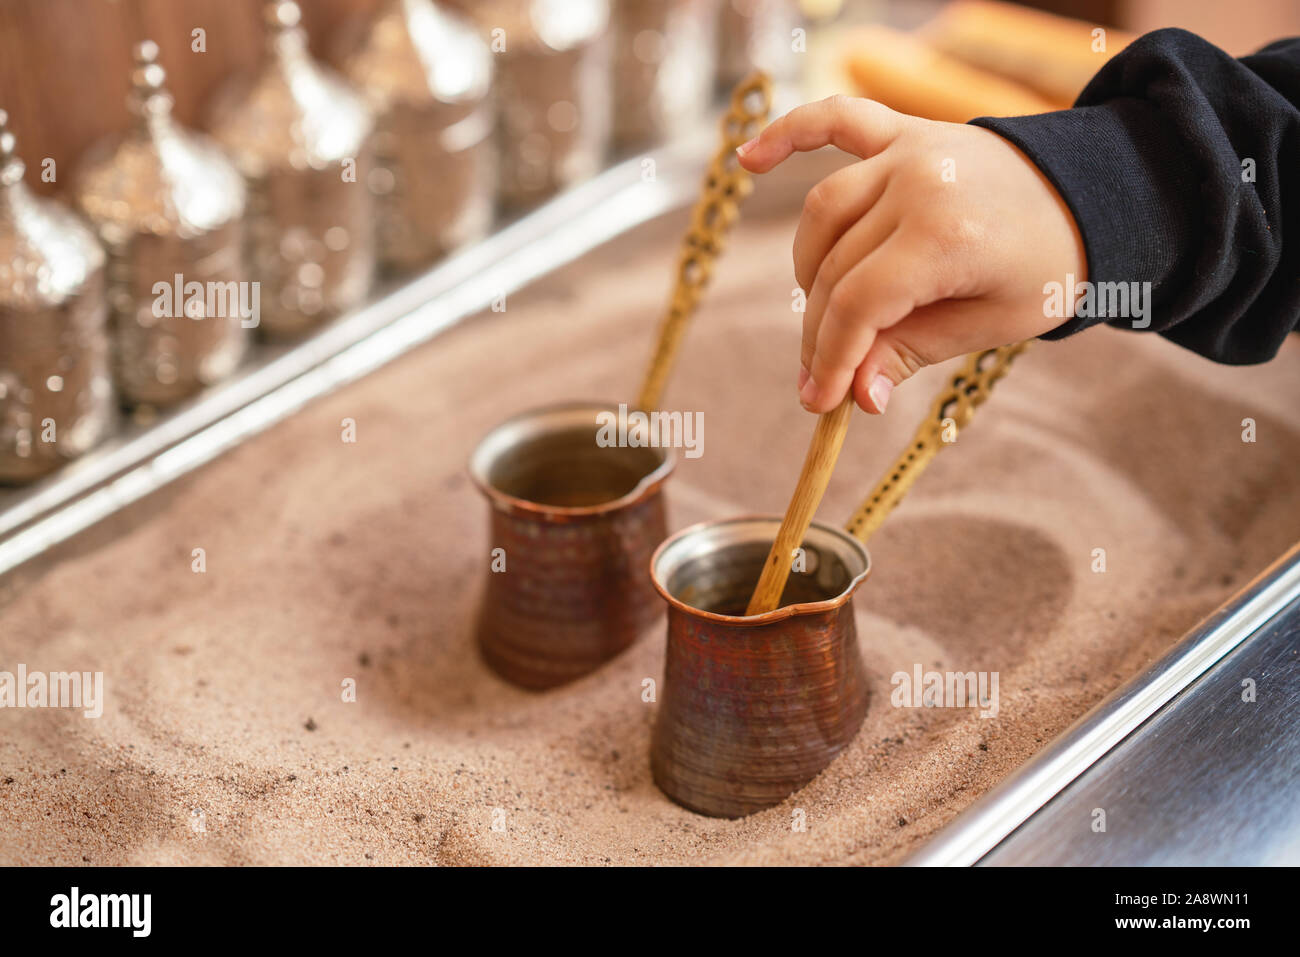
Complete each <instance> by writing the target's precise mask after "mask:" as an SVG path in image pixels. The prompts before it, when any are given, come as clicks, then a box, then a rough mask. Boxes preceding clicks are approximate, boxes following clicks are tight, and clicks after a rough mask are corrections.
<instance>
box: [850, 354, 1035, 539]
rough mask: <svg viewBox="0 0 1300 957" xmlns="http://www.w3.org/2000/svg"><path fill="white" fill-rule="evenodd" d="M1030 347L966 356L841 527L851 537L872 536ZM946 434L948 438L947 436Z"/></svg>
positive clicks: (863, 537)
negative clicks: (909, 438)
mask: <svg viewBox="0 0 1300 957" xmlns="http://www.w3.org/2000/svg"><path fill="white" fill-rule="evenodd" d="M1028 347H1029V343H1028V342H1027V341H1026V342H1016V343H1013V344H1011V345H1009V346H999V347H998V348H996V349H988V350H985V351H984V352H973V353H971V354H970V355H969V356H967V357H966V362H965V364H964V365H963V366H962V368H961V369H960V370H959V371H958V372H957V373H956V374H955V375H954V376H953V377H952V379H951V380H950V381H949V382H948V385H947V386H945V387H944V388H943V389H942V390H941V391H940V392H939V394H938V395H937V396H935V399H934V403H933V404H932V405H931V406H930V411H929V413H928V414H927V415H926V417H925V419H924V420H923V421H922V422H921V425H920V427H919V428H918V429H917V430H916V434H915V435H913V436H912V441H911V442H910V443H909V444H908V446H907V448H906V449H905V450H904V451H903V453H902V454H901V455H900V456H899V457H898V458H897V459H896V460H895V461H894V464H893V465H891V466H890V467H889V469H888V470H886V472H885V474H884V476H883V477H882V478H881V480H880V482H879V483H878V484H877V485H876V487H875V488H874V489H872V490H871V494H870V495H868V496H867V498H866V500H865V501H863V503H862V504H861V505H859V506H858V509H857V511H855V512H854V513H853V517H852V518H850V519H849V522H848V525H846V526H845V528H846V530H847V531H848V533H849V534H850V535H852V536H854V537H855V538H857V539H858V541H860V542H865V541H866V540H867V539H868V538H870V537H871V536H872V535H873V534H875V531H876V529H878V528H879V527H880V526H881V525H882V524H883V523H884V521H885V518H886V517H888V515H889V513H890V512H891V511H893V509H894V507H895V506H896V505H898V503H899V502H900V501H902V499H903V496H904V495H906V494H907V490H908V489H910V488H911V487H912V484H913V483H914V482H915V481H916V480H917V478H919V477H920V475H921V473H922V472H923V471H925V467H926V466H927V465H929V464H930V461H931V460H932V459H933V458H934V457H935V456H936V455H938V454H939V452H940V451H941V450H942V449H943V447H944V446H945V445H949V444H951V442H952V441H953V439H954V438H955V437H956V432H957V431H958V430H960V429H963V428H965V427H966V426H967V425H968V424H969V423H970V421H971V419H972V418H974V417H975V410H976V409H977V408H979V407H980V406H981V405H983V404H984V402H985V401H986V400H987V399H988V397H989V393H990V392H991V391H992V389H993V384H994V383H995V382H997V381H998V380H999V379H1001V378H1002V377H1003V376H1004V375H1006V374H1007V370H1008V369H1009V368H1010V367H1011V363H1012V362H1013V361H1014V360H1015V358H1016V356H1018V355H1020V353H1022V352H1024V351H1025V349H1027V348H1028ZM950 431H951V432H952V433H953V434H952V437H951V438H950V437H949V436H948V434H947V433H949V432H950Z"/></svg>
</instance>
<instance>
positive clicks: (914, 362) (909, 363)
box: [891, 339, 933, 378]
mask: <svg viewBox="0 0 1300 957" xmlns="http://www.w3.org/2000/svg"><path fill="white" fill-rule="evenodd" d="M891 345H893V347H894V354H895V355H897V356H898V361H899V364H900V365H901V366H902V369H901V371H902V373H903V375H904V377H905V378H911V377H912V376H914V375H916V374H917V373H918V372H920V371H921V370H922V369H924V368H925V367H926V366H928V365H932V364H933V357H931V356H927V355H925V354H924V353H922V352H921V351H919V350H917V349H913V348H912V347H911V346H910V345H908V344H907V343H906V342H903V341H902V340H899V339H895V340H894V341H893V343H891Z"/></svg>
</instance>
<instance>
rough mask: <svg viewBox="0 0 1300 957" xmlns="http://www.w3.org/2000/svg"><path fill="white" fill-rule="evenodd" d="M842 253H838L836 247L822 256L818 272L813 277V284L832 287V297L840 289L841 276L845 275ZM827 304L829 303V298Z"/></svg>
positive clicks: (827, 287)
mask: <svg viewBox="0 0 1300 957" xmlns="http://www.w3.org/2000/svg"><path fill="white" fill-rule="evenodd" d="M841 255H842V254H840V253H837V252H836V251H835V250H834V249H832V250H831V251H830V252H828V253H827V254H826V255H825V256H824V257H822V261H821V263H820V264H819V265H818V266H817V272H816V274H815V276H814V278H813V285H814V286H822V287H824V288H826V289H830V290H831V296H832V297H833V296H834V294H835V293H836V292H838V291H839V289H838V287H839V285H840V277H841V276H842V275H843V270H842V267H841V265H840V259H841ZM827 304H828V305H829V300H828V302H827Z"/></svg>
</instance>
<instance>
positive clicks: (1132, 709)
mask: <svg viewBox="0 0 1300 957" xmlns="http://www.w3.org/2000/svg"><path fill="white" fill-rule="evenodd" d="M1247 678H1250V679H1251V680H1253V681H1255V682H1256V684H1257V686H1258V687H1257V699H1256V701H1255V702H1253V703H1246V702H1243V701H1242V698H1241V693H1242V690H1243V686H1242V681H1243V680H1244V679H1247ZM1297 704H1300V545H1296V546H1295V547H1293V548H1292V549H1291V550H1290V551H1288V552H1287V553H1286V554H1285V555H1283V556H1282V557H1281V558H1279V559H1278V560H1277V561H1276V562H1274V563H1273V564H1272V565H1271V566H1269V568H1268V569H1266V570H1265V571H1264V572H1263V573H1261V574H1260V575H1259V576H1258V577H1256V578H1255V580H1254V581H1252V582H1251V583H1250V584H1248V585H1247V586H1246V587H1245V588H1243V589H1242V590H1241V591H1240V592H1238V593H1237V594H1236V595H1234V596H1233V597H1232V598H1231V599H1229V600H1228V601H1227V602H1226V603H1224V604H1223V605H1222V606H1221V607H1220V608H1218V609H1217V610H1216V611H1215V612H1214V613H1213V614H1212V615H1210V616H1209V617H1208V618H1207V619H1205V621H1203V622H1202V623H1201V624H1200V625H1198V626H1197V627H1196V628H1195V629H1193V630H1192V631H1191V632H1189V633H1188V634H1187V635H1186V636H1185V637H1184V638H1183V639H1182V640H1181V641H1179V643H1178V644H1176V645H1175V646H1174V647H1173V648H1172V649H1171V650H1170V651H1169V653H1168V654H1166V655H1165V656H1164V657H1163V658H1161V659H1160V660H1159V661H1157V662H1156V663H1155V664H1153V665H1152V666H1151V667H1150V668H1148V669H1147V670H1146V671H1145V672H1144V673H1142V674H1140V675H1138V676H1137V677H1136V678H1134V679H1133V680H1132V681H1130V682H1129V683H1128V684H1126V685H1124V686H1123V687H1121V688H1120V689H1118V690H1117V691H1115V692H1114V693H1113V694H1111V695H1110V696H1109V697H1108V698H1106V699H1105V700H1104V701H1102V702H1101V704H1099V705H1097V707H1095V708H1093V709H1092V710H1091V711H1090V712H1088V713H1087V714H1086V715H1084V716H1083V717H1082V718H1080V719H1079V720H1078V721H1077V722H1075V723H1074V724H1073V725H1071V726H1070V727H1069V728H1068V729H1066V731H1064V732H1063V733H1062V734H1061V735H1060V736H1059V737H1057V738H1056V739H1055V740H1054V741H1052V742H1051V743H1049V744H1048V745H1047V747H1045V748H1044V749H1043V750H1042V751H1041V752H1040V753H1039V754H1038V755H1037V756H1036V757H1034V758H1032V759H1031V760H1030V761H1029V762H1028V763H1027V764H1025V765H1024V766H1023V767H1022V768H1020V769H1019V770H1018V771H1016V772H1015V773H1014V774H1012V775H1011V777H1009V778H1008V779H1007V780H1006V781H1004V782H1003V783H1002V784H1000V785H999V786H998V787H996V788H994V789H993V790H992V791H990V792H989V793H988V794H986V795H985V796H984V797H982V798H980V799H979V800H978V801H976V802H975V803H974V804H973V805H971V806H970V807H969V808H968V809H967V810H966V811H964V812H963V813H961V814H960V815H958V816H957V818H956V819H955V820H953V821H952V823H950V824H949V825H948V826H947V827H945V828H944V829H943V830H941V831H940V832H939V833H938V834H937V835H936V836H935V837H934V838H932V839H931V840H930V841H929V843H927V844H926V846H925V847H923V848H922V849H921V850H920V851H919V852H917V853H916V854H914V855H913V856H912V857H911V858H910V859H909V860H908V861H907V863H908V864H917V865H970V864H977V863H978V864H1202V865H1204V864H1276V863H1282V862H1284V861H1285V862H1289V863H1291V864H1295V863H1300V803H1297V802H1296V800H1295V782H1296V778H1297V776H1300V722H1298V721H1297V720H1296V713H1297ZM1098 808H1099V809H1101V810H1103V811H1106V812H1107V823H1106V830H1105V831H1104V832H1103V831H1094V830H1093V828H1092V822H1093V821H1094V820H1098V818H1096V816H1095V814H1094V810H1095V809H1098Z"/></svg>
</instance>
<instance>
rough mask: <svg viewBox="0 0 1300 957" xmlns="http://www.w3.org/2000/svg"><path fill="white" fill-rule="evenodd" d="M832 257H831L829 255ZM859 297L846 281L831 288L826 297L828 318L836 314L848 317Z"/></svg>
mask: <svg viewBox="0 0 1300 957" xmlns="http://www.w3.org/2000/svg"><path fill="white" fill-rule="evenodd" d="M827 258H830V257H827ZM857 301H858V297H857V295H856V294H855V293H854V291H853V290H852V289H851V288H849V286H847V285H846V284H845V283H840V284H839V285H837V286H836V287H835V288H834V289H832V290H831V294H830V295H829V296H828V297H827V298H826V318H824V319H823V320H822V321H823V322H825V321H826V319H828V318H830V317H832V316H835V317H839V318H847V317H848V316H849V315H850V314H851V313H852V311H853V308H854V306H855V305H856V304H857Z"/></svg>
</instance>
